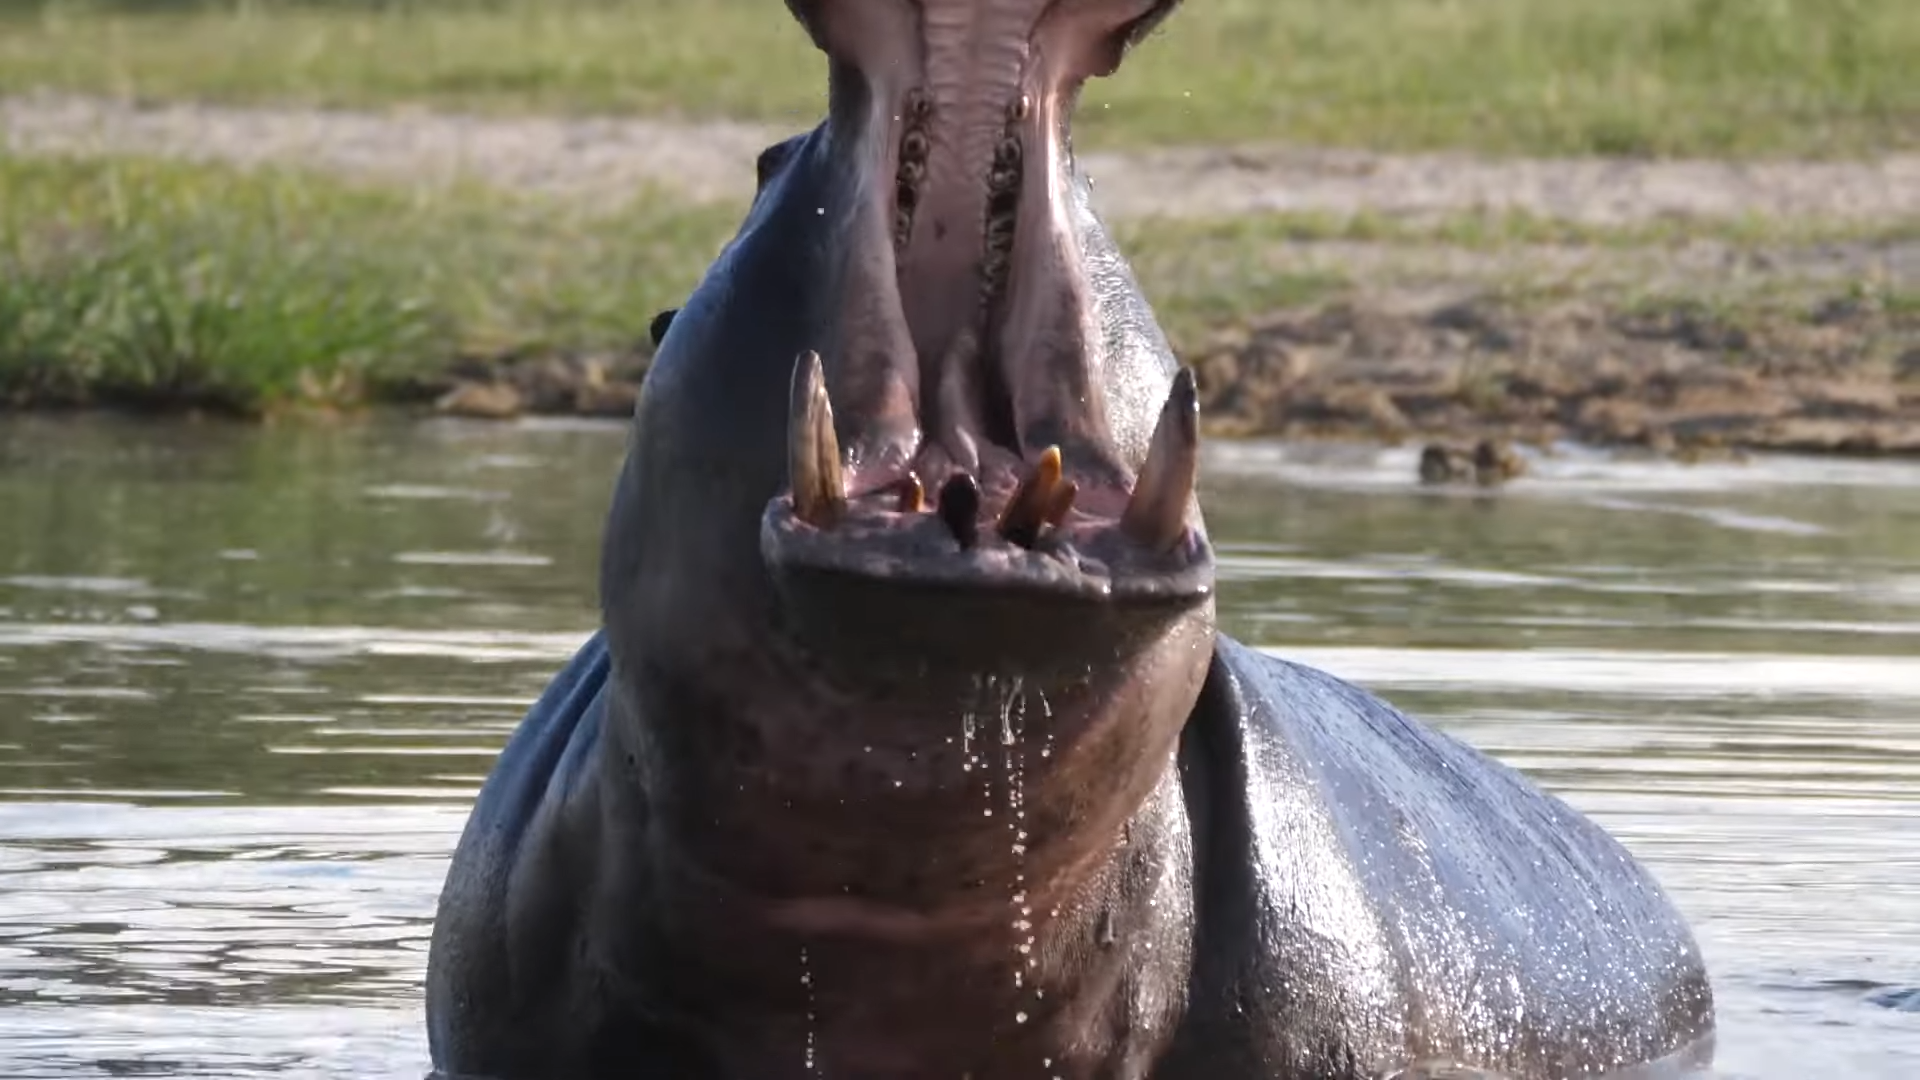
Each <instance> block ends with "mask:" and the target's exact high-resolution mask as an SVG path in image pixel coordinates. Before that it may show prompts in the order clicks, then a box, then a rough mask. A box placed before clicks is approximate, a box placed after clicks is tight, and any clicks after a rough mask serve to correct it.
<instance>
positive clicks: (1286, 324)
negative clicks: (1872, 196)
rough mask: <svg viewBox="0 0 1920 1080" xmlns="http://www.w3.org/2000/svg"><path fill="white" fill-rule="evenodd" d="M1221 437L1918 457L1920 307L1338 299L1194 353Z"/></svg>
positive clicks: (1210, 417)
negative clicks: (1432, 303)
mask: <svg viewBox="0 0 1920 1080" xmlns="http://www.w3.org/2000/svg"><path fill="white" fill-rule="evenodd" d="M1185 359H1186V360H1187V361H1188V362H1189V363H1191V364H1192V365H1193V366H1194V369H1195V373H1196V374H1197V375H1198V377H1199V382H1200V385H1201V390H1202V407H1203V409H1204V411H1205V415H1206V416H1207V417H1208V422H1209V426H1210V427H1211V429H1212V430H1213V431H1214V432H1215V433H1216V434H1221V435H1267V436H1278V437H1283V438H1301V439H1306V438H1335V439H1369V440H1381V441H1387V442H1401V441H1406V440H1412V439H1420V440H1436V439H1438V440H1446V441H1450V442H1460V443H1465V442H1473V441H1479V440H1483V439H1494V440H1500V439H1511V440H1516V441H1523V442H1531V443H1539V444H1545V443H1551V442H1555V441H1560V440H1569V441H1575V442H1582V443H1588V444H1593V445H1600V446H1633V447H1644V448H1648V449H1652V450H1655V451H1659V452H1680V453H1684V454H1700V453H1709V452H1714V451H1727V450H1786V451H1798V452H1816V453H1847V454H1920V312H1905V311H1888V310H1885V309H1884V308H1883V307H1881V306H1879V305H1877V304H1875V303H1873V302H1871V301H1867V300H1860V301H1850V300H1845V299H1839V300H1832V301H1828V302H1827V303H1825V304H1824V305H1822V306H1821V307H1820V308H1818V309H1817V310H1814V311H1812V312H1806V313H1781V312H1755V313H1748V314H1738V313H1729V312H1720V311H1716V310H1714V309H1712V308H1710V307H1707V306H1705V305H1701V304H1697V303H1684V302H1671V303H1664V304H1653V305H1639V306H1626V307H1609V306H1607V305H1604V304H1601V303H1598V302H1595V301H1592V300H1572V301H1565V302H1561V303H1556V304H1537V303H1520V302H1505V301H1502V300H1498V299H1478V300H1471V301H1466V302H1459V303H1452V304H1447V305H1443V306H1436V307H1431V308H1426V309H1413V310H1405V309H1401V310H1395V309H1393V308H1390V307H1383V306H1378V305H1374V304H1369V303H1368V302H1366V301H1363V300H1346V301H1341V302H1337V303H1333V304H1329V305H1326V306H1323V307H1320V308H1318V309H1315V310H1311V311H1301V312H1289V313H1284V314H1280V315H1277V316H1275V317H1273V318H1270V319H1267V320H1263V321H1261V322H1260V323H1258V324H1256V325H1254V326H1251V327H1248V328H1245V329H1241V330H1236V331H1233V332H1230V333H1225V334H1222V335H1220V336H1219V337H1218V338H1217V339H1216V340H1214V341H1213V342H1211V343H1209V344H1207V345H1205V346H1203V347H1201V348H1199V349H1197V350H1194V351H1192V352H1190V353H1189V354H1188V355H1187V356H1186V357H1185Z"/></svg>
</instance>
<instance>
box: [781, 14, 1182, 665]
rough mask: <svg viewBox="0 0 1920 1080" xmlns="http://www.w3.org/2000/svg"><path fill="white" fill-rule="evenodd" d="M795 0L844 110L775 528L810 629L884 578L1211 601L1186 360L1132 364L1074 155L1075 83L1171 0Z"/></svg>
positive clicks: (1047, 597)
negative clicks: (822, 284)
mask: <svg viewBox="0 0 1920 1080" xmlns="http://www.w3.org/2000/svg"><path fill="white" fill-rule="evenodd" d="M794 7H795V9H796V11H797V12H798V13H799V14H800V16H801V18H802V20H803V21H804V22H806V24H807V26H808V28H809V30H810V31H811V32H812V34H813V35H814V38H815V40H816V41H817V42H819V43H820V44H821V46H822V48H823V49H825V50H826V52H827V53H828V55H829V56H830V57H831V59H832V61H833V63H834V74H835V80H836V98H837V100H838V101H839V102H840V103H842V105H843V107H844V110H845V111H844V112H842V113H841V116H840V119H841V120H842V121H844V123H842V124H840V125H839V126H838V127H837V129H836V130H837V132H838V133H839V134H838V136H837V138H836V140H835V143H836V145H835V146H834V147H833V149H832V151H831V153H832V154H833V156H834V157H835V159H836V162H835V164H836V165H837V166H839V167H840V168H842V169H844V170H845V172H844V173H843V175H844V177H845V180H844V183H841V184H837V185H835V187H836V191H835V195H834V198H833V199H832V200H830V201H832V202H834V203H836V204H837V205H834V206H832V207H830V208H827V209H830V210H831V212H832V213H833V214H834V215H835V219H836V220H837V221H838V222H840V223H842V224H843V231H842V233H841V235H840V237H839V242H838V243H837V244H835V245H834V247H835V249H836V250H835V252H834V255H833V258H834V260H835V262H836V272H835V273H834V275H833V276H834V277H835V278H836V279H837V280H835V281H834V282H833V283H832V284H831V285H830V286H829V287H828V288H826V289H825V290H823V292H824V293H825V294H826V299H825V300H824V301H822V303H823V304H824V306H825V308H826V310H825V311H823V312H822V318H821V319H820V320H819V322H818V325H819V326H820V327H821V328H822V336H821V339H820V340H819V342H818V345H819V349H818V351H815V350H813V349H808V350H805V351H803V352H802V353H801V354H800V356H799V357H798V360H797V362H796V363H795V365H794V368H793V373H792V381H791V386H790V393H791V396H790V399H789V409H788V417H787V430H786V436H787V472H788V483H787V485H786V486H785V489H784V490H783V491H781V492H780V494H779V495H777V496H776V497H775V498H774V499H773V500H772V501H771V502H770V503H769V504H768V506H767V508H766V512H765V515H764V517H763V519H762V522H761V551H762V555H763V557H764V559H765V561H766V563H767V568H768V570H769V571H770V572H771V573H772V576H773V577H774V579H775V580H776V581H777V582H778V583H779V585H780V587H781V589H782V591H783V593H784V594H785V598H786V601H787V603H788V604H789V606H790V607H791V608H793V609H795V610H796V612H797V614H798V615H799V619H800V622H801V623H802V626H803V629H804V628H805V625H806V624H807V623H808V622H809V620H808V619H807V614H808V612H809V610H813V609H818V608H821V607H823V606H825V605H829V604H831V605H832V606H834V607H835V608H836V609H837V610H836V611H835V613H834V616H833V618H831V619H827V620H821V621H822V622H823V623H824V624H825V625H824V628H826V629H832V630H834V631H836V632H840V631H844V630H846V629H847V628H848V626H847V624H848V621H849V620H848V619H847V618H846V616H845V609H846V607H847V604H846V599H845V594H846V592H847V591H848V590H853V591H855V592H864V593H866V594H870V595H875V596H877V595H879V594H880V590H878V589H876V588H875V586H878V585H881V584H883V583H884V584H886V585H890V586H892V587H893V593H894V594H895V595H896V596H897V597H898V599H899V602H901V603H909V604H911V603H919V602H922V601H924V600H927V599H928V594H929V593H938V594H941V595H943V596H945V595H951V594H952V593H953V592H954V591H956V590H960V591H964V592H966V593H967V594H969V596H970V597H972V598H974V599H973V600H972V602H975V603H977V602H979V600H978V598H979V597H981V596H983V595H989V594H990V595H994V596H997V597H998V598H999V599H1000V600H1001V601H1003V607H1004V608H1006V609H1010V610H1016V611H1019V612H1021V613H1022V614H1021V615H1020V616H1018V617H1016V618H1015V619H1014V620H1012V621H1016V622H1025V621H1026V616H1025V614H1024V613H1025V612H1027V611H1032V612H1034V613H1036V614H1037V616H1038V617H1039V618H1041V619H1042V621H1045V620H1046V617H1047V614H1048V613H1052V614H1056V615H1058V616H1059V617H1061V618H1070V619H1073V620H1076V625H1078V624H1080V623H1082V622H1083V621H1084V620H1085V619H1086V618H1088V617H1094V618H1106V617H1119V618H1121V619H1122V620H1125V619H1127V618H1129V617H1130V615H1131V614H1132V613H1134V612H1140V613H1143V614H1145V615H1146V616H1147V620H1146V621H1149V622H1152V621H1155V619H1154V616H1155V615H1170V614H1172V613H1174V612H1176V611H1178V610H1181V609H1184V608H1190V607H1192V606H1193V605H1195V604H1199V603H1202V602H1204V601H1205V600H1206V599H1207V597H1208V596H1209V595H1210V593H1211V590H1212V579H1213V560H1212V551H1211V548H1210V547H1209V545H1208V544H1207V541H1206V537H1205V532H1204V528H1203V527H1202V525H1201V523H1200V516H1199V513H1198V509H1197V506H1196V504H1195V501H1194V480H1195V472H1196V468H1197V461H1198V438H1199V434H1198V403H1197V399H1196V395H1195V391H1194V386H1193V381H1192V377H1191V375H1189V374H1187V373H1186V372H1180V373H1179V374H1178V375H1171V373H1168V374H1166V375H1163V374H1161V373H1162V372H1165V371H1167V365H1166V364H1165V362H1164V360H1163V359H1162V358H1161V357H1154V358H1151V360H1150V361H1149V362H1148V363H1144V364H1143V363H1140V362H1139V361H1140V359H1142V358H1140V357H1121V356H1116V355H1115V354H1116V353H1118V352H1122V351H1124V350H1125V348H1126V347H1127V344H1128V343H1127V342H1125V335H1122V336H1121V340H1120V341H1119V343H1116V338H1115V335H1114V334H1113V333H1112V332H1111V329H1110V327H1111V324H1112V322H1113V319H1112V313H1111V312H1110V311H1103V303H1104V302H1105V301H1106V299H1107V298H1105V297H1103V296H1102V295H1101V291H1102V290H1101V289H1099V288H1097V287H1096V286H1095V283H1094V281H1093V277H1092V274H1091V273H1090V272H1089V265H1090V263H1091V262H1092V261H1093V260H1092V259H1090V258H1089V253H1088V252H1087V251H1085V250H1083V239H1084V237H1083V234H1084V230H1083V229H1081V228H1077V227H1076V222H1075V220H1074V219H1075V213H1076V210H1077V207H1076V205H1075V199H1076V198H1077V197H1078V194H1079V193H1078V192H1076V190H1075V186H1074V185H1075V180H1074V177H1073V173H1072V169H1071V165H1070V160H1069V153H1068V151H1067V148H1066V133H1067V128H1068V121H1069V113H1070V111H1071V107H1072V102H1073V98H1074V96H1075V94H1076V92H1077V89H1078V87H1079V85H1080V84H1081V83H1082V82H1083V81H1084V80H1085V79H1086V78H1087V77H1089V76H1091V75H1095V74H1101V73H1104V72H1106V71H1110V70H1112V69H1113V67H1114V66H1115V65H1117V63H1118V62H1119V57H1120V53H1121V52H1122V51H1123V49H1124V48H1125V46H1126V44H1127V43H1128V42H1130V41H1131V40H1133V38H1134V37H1136V36H1137V35H1138V34H1140V33H1142V32H1143V31H1144V29H1145V28H1146V27H1147V26H1149V25H1151V24H1152V23H1153V22H1156V21H1157V20H1158V19H1159V18H1161V17H1163V16H1164V15H1165V14H1166V12H1167V11H1168V10H1169V9H1170V8H1171V7H1172V5H1171V4H1170V3H1165V2H1155V0H991V2H987V3H973V2H963V0H945V2H942V0H921V2H918V3H909V2H907V0H864V2H861V0H809V2H799V0H796V2H795V4H794ZM848 102H851V103H852V104H851V105H846V104H845V103H848ZM849 113H850V114H851V115H848V114H849ZM827 209H823V213H824V212H827ZM1154 351H1161V350H1154ZM1156 369H1157V370H1156ZM1169 376H1171V379H1172V381H1171V385H1169V384H1168V383H1167V382H1165V381H1161V380H1163V379H1166V378H1168V377H1169ZM1143 381H1150V382H1154V383H1157V386H1151V387H1148V386H1142V385H1141V384H1142V382H1143ZM1116 384H1125V385H1116ZM1156 392H1157V393H1159V394H1162V395H1164V396H1163V398H1161V399H1160V400H1159V401H1150V400H1144V399H1143V395H1144V394H1152V393H1156ZM1143 406H1144V408H1143ZM1156 406H1157V408H1156ZM1156 413H1157V415H1156ZM901 614H902V613H901V611H900V610H899V609H898V608H897V607H896V608H895V610H893V611H892V612H891V613H886V612H876V625H875V629H876V630H880V631H882V632H884V630H885V627H887V626H888V625H891V626H892V627H893V628H895V630H897V628H898V627H899V626H900V625H902V624H903V623H904V622H906V621H907V620H905V619H903V618H901V617H900V616H901ZM1004 621H1007V620H1004V619H997V620H995V622H1004ZM976 636H977V635H976Z"/></svg>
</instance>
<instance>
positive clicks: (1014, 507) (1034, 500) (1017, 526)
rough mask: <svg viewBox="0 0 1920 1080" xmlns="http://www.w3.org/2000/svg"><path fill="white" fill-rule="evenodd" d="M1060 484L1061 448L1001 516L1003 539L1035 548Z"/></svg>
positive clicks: (1038, 465)
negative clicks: (1034, 544)
mask: <svg viewBox="0 0 1920 1080" xmlns="http://www.w3.org/2000/svg"><path fill="white" fill-rule="evenodd" d="M1060 484H1061V476H1060V448H1059V447H1057V446H1049V447H1047V449H1046V450H1045V451H1044V452H1043V453H1041V455H1040V460H1039V461H1036V462H1034V465H1033V470H1032V471H1031V472H1029V473H1028V474H1027V478H1026V479H1025V480H1022V481H1021V482H1020V488H1019V490H1017V491H1015V492H1014V493H1013V498H1011V499H1008V500H1007V506H1006V509H1004V510H1002V511H1001V512H1000V522H999V527H1000V535H1001V536H1004V537H1006V538H1007V539H1008V540H1009V541H1010V542H1012V543H1015V544H1019V545H1020V546H1021V547H1032V546H1033V543H1034V541H1035V540H1038V539H1039V538H1040V526H1041V525H1043V524H1045V523H1046V521H1047V513H1048V511H1050V510H1052V509H1053V504H1054V500H1055V499H1056V498H1057V497H1058V492H1059V490H1060Z"/></svg>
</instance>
